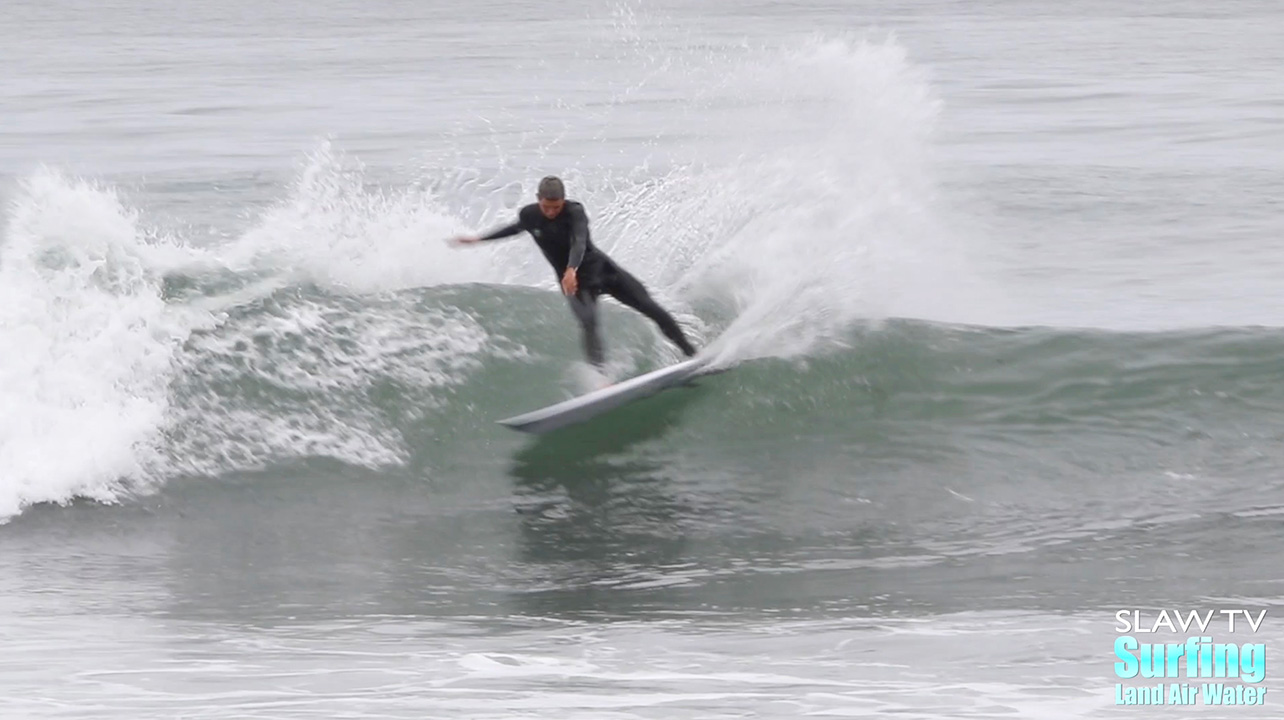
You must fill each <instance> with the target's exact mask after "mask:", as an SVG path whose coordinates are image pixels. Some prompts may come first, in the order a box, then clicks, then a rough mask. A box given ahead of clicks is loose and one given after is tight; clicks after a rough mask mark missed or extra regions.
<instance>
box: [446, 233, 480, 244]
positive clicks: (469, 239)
mask: <svg viewBox="0 0 1284 720" xmlns="http://www.w3.org/2000/svg"><path fill="white" fill-rule="evenodd" d="M450 242H451V244H452V245H471V244H473V243H476V242H481V238H479V237H476V236H474V235H461V236H460V237H457V238H455V239H453V240H451V241H450Z"/></svg>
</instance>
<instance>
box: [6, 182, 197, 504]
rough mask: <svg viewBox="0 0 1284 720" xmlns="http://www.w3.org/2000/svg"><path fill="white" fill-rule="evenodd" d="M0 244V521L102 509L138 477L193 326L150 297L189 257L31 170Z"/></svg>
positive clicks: (70, 185) (80, 188) (145, 469)
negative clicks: (75, 506) (98, 503)
mask: <svg viewBox="0 0 1284 720" xmlns="http://www.w3.org/2000/svg"><path fill="white" fill-rule="evenodd" d="M7 219H8V223H7V230H6V234H5V241H4V245H3V247H0V347H4V348H5V350H4V352H3V353H0V407H3V408H4V413H3V414H0V520H3V519H7V518H9V517H11V516H12V515H13V514H15V513H17V512H19V511H20V510H21V509H22V508H23V507H25V506H26V505H28V504H31V503H37V502H65V501H68V500H70V499H71V498H73V497H76V496H82V497H89V498H95V499H98V500H102V501H110V500H113V499H115V498H117V497H118V496H119V494H120V493H121V491H122V490H124V489H126V488H127V487H128V486H129V485H131V484H134V485H137V484H139V483H141V482H144V481H145V480H146V479H147V478H149V477H150V476H151V470H150V468H151V465H152V461H154V460H155V458H156V446H155V443H156V440H157V434H158V433H159V431H160V429H161V428H162V425H163V421H164V418H165V414H166V411H167V409H168V397H167V392H166V387H167V384H168V382H169V380H170V378H171V377H172V371H173V366H174V358H175V353H176V352H177V349H178V343H179V342H181V340H182V339H183V338H184V337H186V334H187V331H188V329H189V328H190V327H192V325H193V324H194V323H196V322H199V321H200V320H201V319H202V318H201V314H200V313H193V312H191V311H189V310H174V309H173V308H170V307H168V306H166V304H165V302H164V300H163V299H162V297H161V279H160V276H161V273H162V272H163V269H164V267H165V266H166V265H168V264H170V263H172V262H175V261H176V260H181V259H183V258H187V257H192V256H194V254H193V253H190V252H189V251H187V250H186V249H184V248H182V247H181V246H179V245H177V244H175V243H173V242H172V241H171V240H169V239H167V238H164V237H155V236H150V235H148V234H147V233H146V232H145V231H144V229H143V228H142V227H141V226H140V224H139V220H138V215H137V213H136V212H134V211H133V210H130V209H128V208H126V207H125V206H124V204H123V203H122V202H121V201H120V199H119V198H118V197H117V195H116V193H115V192H113V191H111V190H109V189H105V188H102V187H98V186H95V185H92V184H90V183H87V182H83V181H79V180H72V179H68V178H65V177H63V176H61V175H59V174H57V173H55V172H51V171H41V172H38V173H36V174H35V175H33V176H32V177H30V178H29V179H28V180H26V181H25V182H23V183H22V184H21V187H20V188H19V190H18V192H17V194H16V196H15V198H14V200H13V201H12V202H11V204H10V207H9V208H8V213H7Z"/></svg>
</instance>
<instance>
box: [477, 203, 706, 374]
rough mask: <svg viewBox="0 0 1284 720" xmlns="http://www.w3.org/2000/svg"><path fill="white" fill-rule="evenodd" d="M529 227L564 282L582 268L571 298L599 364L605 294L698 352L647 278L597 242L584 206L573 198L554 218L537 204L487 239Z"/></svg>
mask: <svg viewBox="0 0 1284 720" xmlns="http://www.w3.org/2000/svg"><path fill="white" fill-rule="evenodd" d="M523 230H525V231H526V232H529V233H530V234H531V237H533V238H535V244H536V245H539V249H540V251H541V252H543V253H544V257H545V258H546V259H547V260H548V263H549V264H550V265H552V266H553V272H554V273H556V275H557V282H558V284H559V286H560V284H561V282H562V276H563V275H565V274H566V268H568V267H574V268H576V271H575V278H576V281H577V283H578V288H577V290H576V293H575V295H574V296H571V297H568V298H567V299H568V300H569V301H570V304H571V310H572V311H574V313H575V317H576V318H577V319H578V320H579V321H580V325H581V326H583V328H584V352H585V353H586V354H587V355H588V358H589V360H590V361H591V362H592V363H593V364H594V365H598V366H601V365H602V364H603V362H604V357H603V352H602V339H601V336H600V335H599V333H598V327H597V298H598V296H599V295H601V294H602V293H606V294H607V295H610V296H611V297H613V298H615V299H616V300H619V301H620V302H621V303H623V304H625V305H627V306H628V307H631V308H633V309H634V310H637V311H638V312H640V313H642V314H643V315H646V316H647V317H649V318H651V320H652V321H654V322H655V324H656V325H658V326H659V327H660V330H661V331H663V332H664V334H665V336H666V337H668V338H669V340H671V341H673V344H675V345H677V346H678V347H679V348H681V349H682V352H683V353H684V354H686V355H687V356H688V357H690V356H691V355H694V354H695V348H693V347H691V343H689V342H687V338H686V336H685V335H683V334H682V329H681V328H679V327H678V323H677V321H675V320H674V319H673V316H672V315H670V314H669V313H668V312H666V311H665V309H664V308H662V307H660V306H659V305H658V304H657V303H656V302H655V300H653V299H651V295H650V293H648V292H647V290H646V287H645V286H644V285H643V284H642V283H641V281H639V280H638V279H637V278H635V277H633V276H632V275H631V274H629V273H628V272H626V271H625V270H624V268H621V267H620V266H619V265H616V264H615V263H614V262H613V261H612V260H611V258H609V257H607V256H606V253H604V252H602V251H601V250H598V249H597V247H595V246H594V245H593V239H592V237H591V235H590V233H589V222H588V215H587V214H586V213H585V212H584V206H583V205H581V204H580V203H577V202H575V201H573V200H567V201H566V203H565V204H564V205H563V207H562V211H561V212H560V213H558V214H557V217H555V218H553V219H552V220H549V219H548V218H546V217H544V213H542V212H540V209H539V205H538V204H535V203H532V204H530V205H527V206H526V207H524V208H522V209H521V210H520V211H519V212H518V213H517V222H515V223H512V224H511V225H505V226H504V227H501V228H499V229H497V230H494V231H492V232H490V233H487V234H486V235H483V236H482V238H481V239H482V240H495V239H498V238H503V237H510V236H512V235H516V234H517V233H519V232H522V231H523Z"/></svg>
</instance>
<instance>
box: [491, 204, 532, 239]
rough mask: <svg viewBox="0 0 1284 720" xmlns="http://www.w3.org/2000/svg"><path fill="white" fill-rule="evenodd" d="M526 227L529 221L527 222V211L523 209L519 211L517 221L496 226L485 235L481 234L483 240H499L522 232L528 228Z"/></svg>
mask: <svg viewBox="0 0 1284 720" xmlns="http://www.w3.org/2000/svg"><path fill="white" fill-rule="evenodd" d="M526 227H527V223H526V213H525V211H524V210H523V211H521V212H518V213H517V221H516V222H513V223H509V224H508V225H505V226H503V227H499V228H495V229H494V230H491V231H490V232H488V233H486V234H485V235H482V236H481V239H482V240H498V239H500V238H506V237H512V236H513V235H516V234H517V233H519V232H521V231H523V230H525V229H526Z"/></svg>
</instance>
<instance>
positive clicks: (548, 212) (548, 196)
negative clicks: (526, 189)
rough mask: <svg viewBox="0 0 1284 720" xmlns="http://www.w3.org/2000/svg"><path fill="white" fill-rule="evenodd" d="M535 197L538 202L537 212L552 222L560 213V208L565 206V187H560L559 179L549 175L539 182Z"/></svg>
mask: <svg viewBox="0 0 1284 720" xmlns="http://www.w3.org/2000/svg"><path fill="white" fill-rule="evenodd" d="M535 197H536V198H537V199H538V200H539V211H540V212H542V213H544V217H546V218H548V219H549V220H552V219H553V218H555V217H557V215H558V213H560V212H562V206H563V205H565V204H566V186H564V185H562V181H561V180H560V179H559V178H556V177H554V176H552V175H549V176H548V177H546V178H544V179H543V180H540V181H539V190H537V191H536V193H535Z"/></svg>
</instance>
